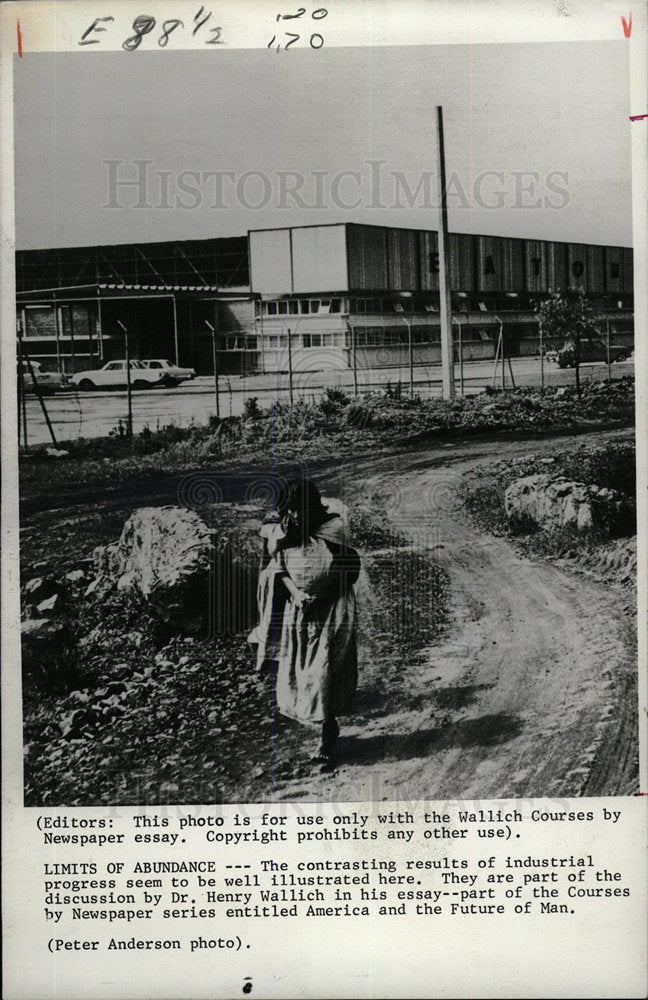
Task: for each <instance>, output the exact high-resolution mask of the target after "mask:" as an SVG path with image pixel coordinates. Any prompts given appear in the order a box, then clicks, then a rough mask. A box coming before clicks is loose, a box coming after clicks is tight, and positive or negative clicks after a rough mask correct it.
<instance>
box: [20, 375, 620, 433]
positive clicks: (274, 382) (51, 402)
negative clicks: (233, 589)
mask: <svg viewBox="0 0 648 1000" xmlns="http://www.w3.org/2000/svg"><path fill="white" fill-rule="evenodd" d="M511 367H512V369H513V376H514V378H515V382H516V385H528V386H533V385H538V386H539V385H540V384H541V380H542V372H541V365H540V360H539V358H514V359H512V362H511ZM494 371H495V384H496V385H497V386H499V385H501V367H500V366H499V365H498V367H497V369H496V370H495V369H494V364H493V361H492V360H491V361H477V362H470V363H466V364H465V365H464V372H463V390H464V392H465V393H473V392H479V391H482V390H483V388H484V387H485V386H487V385H491V383H492V381H493V373H494ZM633 373H634V362H633V360H632V359H631V360H630V361H627V362H622V363H620V364H615V365H613V366H612V376H613V378H614V377H615V378H618V377H620V376H621V375H628V374H633ZM505 375H506V386H507V387H510V385H511V380H510V373H509V370H508V366H507V368H506V372H505ZM581 377H582V379H583V381H586V380H588V379H603V378H607V366H606V365H602V364H587V365H582V366H581ZM455 379H456V389H457V393H459V392H460V390H461V385H460V371H459V365H458V364H457V365H455ZM399 381H400V382H401V383H402V389H403V392H407V391H409V369H408V368H407V367H403V368H400V369H398V368H381V369H363V370H359V371H358V392H360V393H363V392H369V391H371V390H372V389H376V390H379V389H382V388H384V387H385V386H386V385H387V383H389V382H391V384H392V385H395V384H396V383H398V382H399ZM573 381H574V372H573V370H571V369H561V368H558V367H557V365H556V364H555V363H552V362H545V365H544V384H545V385H570V384H572V383H573ZM332 385H336V386H340V387H342V388H344V389H345V391H347V392H348V393H349V394H350V395H353V389H354V386H353V372H352V371H339V370H338V371H326V372H299V373H295V374H294V375H293V398H294V399H296V398H298V397H306V398H307V399H311V398H313V399H319V398H320V397H321V395H322V393H323V391H324V389H325V387H327V386H332ZM414 385H415V392H416V393H418V394H419V395H420V396H422V398H424V399H427V398H431V397H434V396H440V395H441V394H442V382H441V368H440V366H439V365H428V366H419V367H416V368H415V369H414ZM219 390H220V391H219V403H220V415H221V416H229V415H238V414H240V413H242V412H243V408H244V406H245V400H246V399H248V398H250V397H252V396H255V397H256V398H257V401H258V404H259V406H261V407H268V406H269V405H270V404H271V403H272V402H273V401H274V400H276V399H282V400H286V401H287V400H288V398H289V378H288V375H287V374H281V375H275V374H266V375H253V376H247V377H246V376H237V375H228V376H221V377H220V379H219ZM132 401H133V429H134V430H135V431H136V432H137V431H141V430H142V429H143V428H144V427H147V426H148V427H149V428H150V429H151V430H156V429H157V428H158V427H162V426H164V425H165V424H171V423H173V424H177V425H179V426H182V427H186V426H188V425H189V424H191V423H192V422H193V423H197V424H202V423H205V422H206V421H207V420H208V419H209V417H211V416H213V415H214V414H215V413H216V398H215V388H214V379H213V377H212V376H202V377H200V378H197V379H195V380H194V381H192V382H185V383H183V384H182V385H180V386H178V387H177V388H174V389H143V390H138V391H137V392H133V394H132ZM45 404H46V406H47V410H48V413H49V416H50V420H51V422H52V425H53V428H54V433H55V435H56V438H57V440H58V441H67V440H76V439H77V438H80V437H85V438H91V437H101V436H103V435H106V434H109V433H110V432H111V431H112V430H113V429H114V428H116V427H117V426H118V424H119V421H120V420H121V421H122V423H124V422H125V420H126V415H127V397H126V392H125V391H121V390H120V391H112V392H107V391H95V392H70V391H66V392H61V393H58V394H57V395H56V396H49V397H47V398H46V400H45ZM26 408H27V440H28V444H40V443H43V442H49V441H50V437H49V432H48V430H47V425H46V423H45V420H44V418H43V414H42V411H41V408H40V405H39V402H38V400H37V399H36V398H35V397H29V398H28V400H27V404H26Z"/></svg>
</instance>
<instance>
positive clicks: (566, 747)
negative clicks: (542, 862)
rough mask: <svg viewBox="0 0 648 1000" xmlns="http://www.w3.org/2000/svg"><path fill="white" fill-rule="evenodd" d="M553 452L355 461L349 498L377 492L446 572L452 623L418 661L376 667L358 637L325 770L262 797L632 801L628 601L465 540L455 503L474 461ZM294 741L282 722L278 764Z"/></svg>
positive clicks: (468, 536)
mask: <svg viewBox="0 0 648 1000" xmlns="http://www.w3.org/2000/svg"><path fill="white" fill-rule="evenodd" d="M626 436H628V435H627V433H626ZM564 444H565V447H568V446H569V442H568V441H567V440H565V441H564ZM554 446H555V445H554V443H552V442H551V441H545V442H533V443H532V444H530V443H529V442H526V443H524V442H517V443H516V442H508V443H503V444H502V446H501V447H499V448H498V449H497V455H496V456H494V455H493V447H492V444H490V445H480V444H478V443H472V444H468V445H463V446H458V447H454V446H453V447H452V449H448V451H447V452H446V454H443V453H441V454H440V453H439V449H434V451H430V452H429V453H420V452H419V453H417V454H412V455H404V456H400V457H399V460H398V462H397V463H395V462H394V459H393V458H391V459H386V460H384V461H380V462H378V463H376V462H372V463H363V466H361V467H359V466H358V464H357V463H356V464H355V467H354V478H355V480H356V482H357V481H360V480H362V481H363V488H362V492H363V493H364V494H367V495H368V496H369V497H371V496H372V495H373V496H378V495H379V496H381V497H384V498H389V499H388V504H387V506H388V509H389V510H390V512H391V516H392V518H393V522H394V526H395V527H396V528H397V529H398V530H399V531H400V532H401V533H402V534H405V535H407V536H409V537H410V538H411V540H412V542H413V543H414V544H415V545H417V546H421V547H422V548H424V549H427V550H428V551H429V552H430V554H431V555H433V556H434V558H435V559H437V560H438V561H439V562H440V563H441V564H442V565H443V566H444V567H445V568H446V569H447V571H448V573H449V575H450V581H451V615H452V617H451V621H450V622H449V624H448V627H447V629H446V631H445V636H444V638H443V640H442V641H441V643H440V644H437V645H435V646H434V647H432V648H430V649H428V650H423V651H421V652H422V657H421V660H422V662H420V663H419V662H400V661H398V662H387V663H385V662H384V658H383V660H382V662H381V660H379V659H377V657H376V656H375V655H374V654H375V652H376V649H375V639H373V638H372V636H370V635H369V636H367V635H364V636H363V637H362V638H363V642H362V644H361V654H360V656H361V664H360V667H361V691H360V705H359V708H360V709H361V711H359V713H358V715H356V716H354V717H351V718H349V719H346V720H344V723H345V724H344V726H343V729H342V733H343V736H342V738H341V740H340V743H339V752H338V766H337V768H336V769H335V771H334V772H333V773H331V774H325V775H311V774H308V775H307V776H305V777H301V778H299V779H297V780H295V779H294V778H290V779H288V780H282V779H281V767H278V768H277V775H278V777H276V778H275V781H274V783H273V790H272V797H273V798H274V799H275V800H281V799H294V800H298V799H310V800H313V799H315V800H327V801H336V800H339V801H355V800H358V801H367V800H382V799H388V800H400V801H412V800H420V799H431V800H440V801H444V800H446V799H457V798H466V799H479V798H482V797H483V798H503V797H507V798H508V797H515V798H532V797H539V796H544V797H550V798H565V797H568V796H577V795H584V794H597V795H602V794H603V795H604V794H608V795H614V794H617V795H618V794H631V793H632V792H634V791H636V787H635V784H634V782H635V781H636V778H635V777H634V774H635V768H636V753H637V746H636V742H637V717H636V693H635V691H636V688H635V682H636V672H637V671H636V652H635V636H634V628H633V618H632V616H630V617H628V616H627V615H624V613H623V608H624V606H627V605H628V602H629V595H628V593H627V592H622V591H620V590H616V589H614V588H613V587H611V586H608V585H605V584H600V583H596V582H595V581H593V580H591V579H588V578H587V577H584V576H581V575H576V574H572V573H567V572H565V571H564V570H562V569H559V568H558V567H555V566H553V565H552V564H550V563H548V562H546V561H542V560H540V559H529V558H526V557H524V556H521V555H520V554H518V552H517V551H516V549H515V548H514V547H513V546H512V545H511V543H510V542H508V541H506V540H505V539H502V538H494V537H491V536H489V535H484V534H481V533H480V532H479V531H478V530H476V529H475V527H474V526H473V525H472V524H471V523H470V521H469V520H468V517H467V515H466V513H465V512H464V511H463V510H462V509H461V507H460V505H459V503H458V500H457V495H456V488H457V485H458V482H459V479H460V476H461V474H462V472H464V471H466V470H467V469H468V468H470V466H472V465H473V464H477V463H480V462H483V461H487V460H491V461H493V460H495V458H497V459H499V458H502V457H512V456H513V455H515V454H519V455H522V454H526V453H528V452H529V451H539V450H542V449H543V448H546V449H547V450H550V449H551V448H552V447H554ZM365 476H366V478H365ZM358 598H359V602H360V606H361V608H362V607H363V606H364V607H365V608H366V606H367V603H368V602H370V601H372V600H373V599H374V598H373V595H372V593H371V592H370V590H369V588H368V587H367V580H366V577H364V578H361V580H360V583H359V592H358ZM630 599H631V598H630ZM424 610H425V609H422V613H424ZM376 688H379V689H380V691H381V692H383V694H382V696H381V697H379V698H377V699H376V698H375V697H374V698H372V697H371V694H370V692H371V691H372V690H373V689H376ZM286 726H289V728H288V729H286ZM304 734H306V738H307V739H308V738H310V734H308V731H306V730H303V729H300V730H299V732H296V731H295V728H294V727H292V726H290V725H289V724H283V725H282V724H279V726H278V731H277V733H276V738H275V744H274V745H275V750H276V759H277V762H278V763H279V764H280V763H281V761H282V760H284V759H285V758H286V755H289V754H290V751H291V747H292V748H295V749H296V748H297V746H298V745H299V743H303V741H304V738H305V736H304ZM303 752H304V751H303V747H302V748H301V755H303Z"/></svg>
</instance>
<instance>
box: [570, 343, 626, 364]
mask: <svg viewBox="0 0 648 1000" xmlns="http://www.w3.org/2000/svg"><path fill="white" fill-rule="evenodd" d="M579 353H580V363H581V364H582V363H583V362H587V361H603V362H605V363H606V364H607V359H608V349H607V344H606V342H605V341H604V340H598V339H593V340H581V342H580V352H579ZM631 354H632V348H631V347H626V346H625V345H624V344H612V343H611V344H610V361H626V360H627V359H628V357H629V356H630V355H631ZM575 359H576V352H575V350H574V345H573V344H571V343H569V344H565V346H564V347H562V348H561V350H559V351H558V352H557V354H556V360H557V362H558V365H559V367H560V368H573V367H574V364H575Z"/></svg>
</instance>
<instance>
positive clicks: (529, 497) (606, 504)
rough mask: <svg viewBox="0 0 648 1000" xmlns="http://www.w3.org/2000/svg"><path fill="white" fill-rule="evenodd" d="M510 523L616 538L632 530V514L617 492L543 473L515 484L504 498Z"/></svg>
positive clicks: (517, 481)
mask: <svg viewBox="0 0 648 1000" xmlns="http://www.w3.org/2000/svg"><path fill="white" fill-rule="evenodd" d="M504 507H505V510H506V516H507V517H508V518H509V520H510V521H517V522H524V521H532V522H533V523H534V524H537V525H539V526H540V527H542V528H563V527H568V526H569V527H573V528H576V530H577V531H588V530H596V531H600V532H602V533H604V534H606V535H614V534H617V533H618V532H620V531H623V530H625V529H626V528H627V527H628V524H629V521H630V520H631V518H632V511H631V508H630V505H629V503H628V501H627V500H626V499H625V498H624V497H623V496H622V495H621V494H620V493H617V491H616V490H610V489H606V488H604V487H601V486H588V485H585V483H577V482H572V481H570V480H568V479H565V478H564V477H560V478H555V477H553V476H551V475H547V474H543V473H539V474H537V475H534V476H525V477H524V478H523V479H517V480H516V481H515V482H514V483H512V484H511V485H510V486H509V487H508V489H507V490H506V493H505V495H504Z"/></svg>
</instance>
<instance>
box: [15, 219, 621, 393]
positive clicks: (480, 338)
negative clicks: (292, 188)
mask: <svg viewBox="0 0 648 1000" xmlns="http://www.w3.org/2000/svg"><path fill="white" fill-rule="evenodd" d="M449 243H450V286H451V290H452V305H453V319H454V327H455V333H454V339H455V345H456V350H457V351H460V352H461V353H462V356H463V358H464V359H477V358H492V357H494V354H495V350H496V341H497V337H498V335H499V331H500V330H502V331H503V335H504V337H505V340H506V345H507V353H508V354H510V355H511V356H518V355H529V354H537V353H538V351H539V349H540V342H539V330H538V323H537V319H536V316H535V313H534V307H535V305H536V303H537V302H538V301H540V300H542V299H543V298H544V297H546V296H547V295H548V294H551V293H552V292H559V291H561V290H564V289H566V288H569V287H582V288H584V289H585V291H586V292H587V294H588V295H589V296H590V298H591V299H592V300H593V301H594V302H595V303H596V305H597V308H598V309H599V311H600V312H601V314H602V315H603V316H604V318H605V320H606V321H607V322H608V323H609V326H610V331H611V333H612V335H613V336H614V338H615V340H616V341H617V342H620V343H623V344H626V345H627V346H629V347H630V346H632V344H633V336H634V332H633V313H632V310H633V271H632V258H633V255H632V250H631V249H629V248H627V247H611V246H595V245H590V244H574V243H560V242H555V241H543V240H526V239H515V238H509V237H497V236H477V235H469V234H459V233H454V234H450V240H449ZM16 287H17V321H18V324H19V331H20V333H21V334H22V337H23V341H24V344H25V347H26V349H27V350H28V351H29V355H30V357H31V358H33V359H35V360H38V361H40V362H41V363H42V365H43V368H44V369H48V368H49V369H58V370H60V371H67V372H71V371H80V370H83V369H85V368H92V367H98V366H99V365H100V364H102V363H103V362H104V361H108V360H111V359H114V358H122V357H123V356H124V348H125V345H124V338H125V336H128V342H129V350H130V355H131V357H135V358H147V357H168V358H169V359H172V360H175V361H176V362H177V363H179V364H184V365H190V366H191V367H194V368H196V370H197V371H198V372H199V373H202V374H207V373H209V372H211V371H212V370H213V356H214V347H215V349H216V352H217V364H218V367H219V370H220V371H221V372H224V373H225V372H229V373H239V374H246V373H252V372H264V371H270V372H271V371H286V370H288V368H289V367H290V368H292V369H293V370H294V371H315V370H320V369H324V368H339V369H346V368H349V367H352V366H353V365H355V366H357V367H358V368H363V367H381V366H391V365H399V364H403V363H405V362H406V360H407V358H408V356H409V354H410V352H411V353H412V356H413V361H414V364H415V365H425V364H433V363H436V362H439V361H440V358H441V345H440V322H439V258H438V245H437V234H436V233H435V232H433V231H424V230H415V229H403V228H393V227H385V226H375V225H365V224H358V223H334V224H330V225H316V226H295V227H286V228H278V229H264V230H259V229H257V230H251V231H249V232H248V234H247V235H246V236H242V237H233V238H226V239H207V240H192V241H169V242H164V243H140V244H127V245H118V246H96V247H81V248H65V249H53V250H23V251H18V252H17V254H16ZM123 327H125V328H126V331H127V333H126V334H125V333H124V330H123ZM213 331H215V333H214V332H213ZM214 337H215V341H214Z"/></svg>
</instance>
